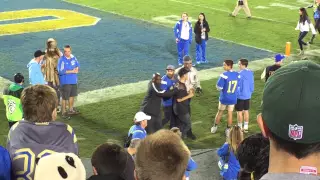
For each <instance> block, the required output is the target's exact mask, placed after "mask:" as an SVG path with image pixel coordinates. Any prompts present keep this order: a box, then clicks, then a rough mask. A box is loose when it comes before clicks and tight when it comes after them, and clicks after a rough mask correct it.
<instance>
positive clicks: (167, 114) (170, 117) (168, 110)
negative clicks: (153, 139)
mask: <svg viewBox="0 0 320 180" xmlns="http://www.w3.org/2000/svg"><path fill="white" fill-rule="evenodd" d="M163 112H164V118H163V119H162V126H164V125H166V124H167V123H168V122H169V121H170V129H171V128H173V127H178V126H177V123H176V118H175V116H174V114H173V107H172V106H167V107H163Z"/></svg>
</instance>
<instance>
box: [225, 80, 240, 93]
mask: <svg viewBox="0 0 320 180" xmlns="http://www.w3.org/2000/svg"><path fill="white" fill-rule="evenodd" d="M237 84H238V81H229V84H228V91H227V93H234V92H235V91H236V88H237Z"/></svg>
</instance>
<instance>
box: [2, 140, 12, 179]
mask: <svg viewBox="0 0 320 180" xmlns="http://www.w3.org/2000/svg"><path fill="white" fill-rule="evenodd" d="M0 162H1V163H0V179H1V180H11V159H10V154H9V152H8V151H7V150H6V149H5V148H3V147H2V146H0Z"/></svg>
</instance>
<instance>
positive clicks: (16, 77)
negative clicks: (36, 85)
mask: <svg viewBox="0 0 320 180" xmlns="http://www.w3.org/2000/svg"><path fill="white" fill-rule="evenodd" d="M13 79H14V82H15V83H17V84H20V83H23V82H24V77H23V75H22V74H21V73H17V74H15V75H14V77H13Z"/></svg>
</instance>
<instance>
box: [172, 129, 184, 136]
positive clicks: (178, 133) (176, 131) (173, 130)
mask: <svg viewBox="0 0 320 180" xmlns="http://www.w3.org/2000/svg"><path fill="white" fill-rule="evenodd" d="M170 131H172V132H174V133H175V134H177V135H178V136H179V137H181V136H182V133H181V131H180V129H179V128H177V127H173V128H171V129H170Z"/></svg>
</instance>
